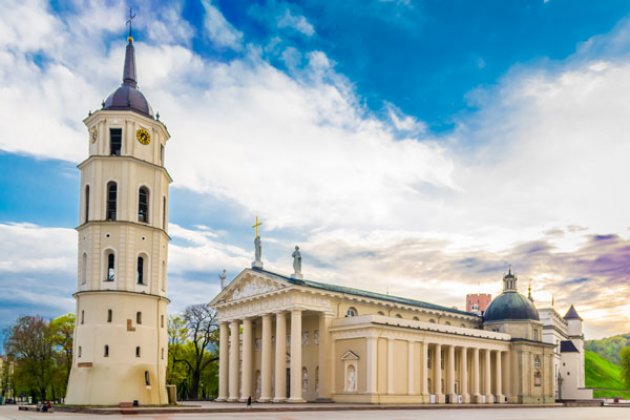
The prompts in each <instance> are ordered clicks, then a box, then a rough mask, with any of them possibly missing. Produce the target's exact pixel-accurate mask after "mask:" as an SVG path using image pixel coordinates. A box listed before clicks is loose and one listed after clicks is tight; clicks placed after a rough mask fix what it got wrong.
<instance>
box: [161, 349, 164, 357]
mask: <svg viewBox="0 0 630 420" xmlns="http://www.w3.org/2000/svg"><path fill="white" fill-rule="evenodd" d="M161 353H162V354H161V358H162V360H164V347H162V349H161Z"/></svg>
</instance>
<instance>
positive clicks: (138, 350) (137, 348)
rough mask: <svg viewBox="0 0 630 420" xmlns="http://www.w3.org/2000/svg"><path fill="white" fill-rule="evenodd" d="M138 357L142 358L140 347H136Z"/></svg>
mask: <svg viewBox="0 0 630 420" xmlns="http://www.w3.org/2000/svg"><path fill="white" fill-rule="evenodd" d="M136 357H140V346H138V347H136Z"/></svg>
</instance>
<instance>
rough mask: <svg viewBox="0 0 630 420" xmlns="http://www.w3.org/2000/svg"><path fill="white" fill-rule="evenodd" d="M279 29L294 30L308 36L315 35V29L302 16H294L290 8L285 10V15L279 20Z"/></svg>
mask: <svg viewBox="0 0 630 420" xmlns="http://www.w3.org/2000/svg"><path fill="white" fill-rule="evenodd" d="M278 28H292V29H294V30H296V31H298V32H301V33H302V34H304V35H306V36H313V35H315V28H313V25H311V24H310V23H309V21H308V20H307V19H306V18H305V17H304V16H302V15H294V14H293V13H291V10H289V8H287V9H285V11H284V14H283V15H282V16H281V17H280V18H279V19H278Z"/></svg>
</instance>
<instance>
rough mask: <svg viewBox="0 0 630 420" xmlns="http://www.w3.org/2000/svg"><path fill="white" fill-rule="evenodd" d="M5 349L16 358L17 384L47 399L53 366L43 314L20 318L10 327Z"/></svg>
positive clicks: (49, 334) (47, 330)
mask: <svg viewBox="0 0 630 420" xmlns="http://www.w3.org/2000/svg"><path fill="white" fill-rule="evenodd" d="M5 349H6V351H7V353H8V354H9V356H11V357H12V358H13V359H14V360H15V362H16V367H15V372H14V381H15V383H16V387H18V386H19V388H20V389H21V390H22V391H23V392H29V393H30V394H31V395H33V396H34V397H35V398H39V399H41V400H45V399H46V391H47V389H48V386H49V384H50V383H51V376H52V372H53V367H54V360H53V344H52V335H51V329H50V326H49V324H48V323H47V322H46V321H45V320H44V319H43V318H42V317H41V316H23V317H21V318H18V320H17V321H16V323H15V324H14V325H13V326H12V327H10V328H9V329H8V330H7V334H6V341H5Z"/></svg>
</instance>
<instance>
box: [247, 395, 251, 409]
mask: <svg viewBox="0 0 630 420" xmlns="http://www.w3.org/2000/svg"><path fill="white" fill-rule="evenodd" d="M247 408H252V396H251V395H250V396H249V397H247Z"/></svg>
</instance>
